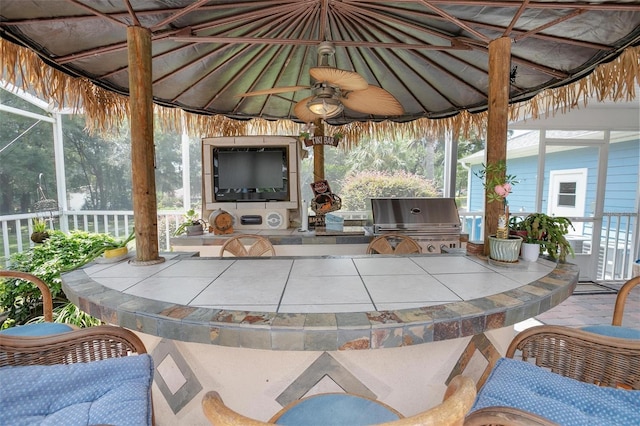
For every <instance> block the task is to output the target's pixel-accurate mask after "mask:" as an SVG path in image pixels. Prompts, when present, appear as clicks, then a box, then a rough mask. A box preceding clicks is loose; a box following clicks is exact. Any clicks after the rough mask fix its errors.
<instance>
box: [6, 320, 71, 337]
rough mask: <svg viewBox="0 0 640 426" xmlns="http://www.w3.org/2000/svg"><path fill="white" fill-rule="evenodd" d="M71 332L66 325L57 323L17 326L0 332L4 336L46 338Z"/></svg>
mask: <svg viewBox="0 0 640 426" xmlns="http://www.w3.org/2000/svg"><path fill="white" fill-rule="evenodd" d="M71 330H73V328H71V327H69V326H68V325H67V324H63V323H59V322H41V323H37V324H27V325H19V326H17V327H11V328H7V329H4V330H2V331H0V334H4V335H6V336H48V335H50V334H60V333H66V332H68V331H71Z"/></svg>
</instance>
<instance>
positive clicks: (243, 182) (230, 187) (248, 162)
mask: <svg viewBox="0 0 640 426" xmlns="http://www.w3.org/2000/svg"><path fill="white" fill-rule="evenodd" d="M212 154H213V155H212V160H213V196H214V198H215V201H216V202H223V201H236V202H242V201H247V202H251V201H253V202H255V201H289V171H288V165H289V159H288V147H286V146H280V147H212Z"/></svg>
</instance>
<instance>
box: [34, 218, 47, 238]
mask: <svg viewBox="0 0 640 426" xmlns="http://www.w3.org/2000/svg"><path fill="white" fill-rule="evenodd" d="M32 222H33V232H31V241H33V242H34V243H37V244H39V243H42V242H44V240H46V239H47V238H49V233H48V232H47V221H46V220H44V219H41V218H39V217H34V218H33V221H32Z"/></svg>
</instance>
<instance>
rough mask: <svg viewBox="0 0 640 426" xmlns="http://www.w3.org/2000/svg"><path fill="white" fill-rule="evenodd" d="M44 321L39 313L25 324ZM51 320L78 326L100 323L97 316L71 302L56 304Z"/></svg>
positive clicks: (91, 325) (83, 326) (84, 326)
mask: <svg viewBox="0 0 640 426" xmlns="http://www.w3.org/2000/svg"><path fill="white" fill-rule="evenodd" d="M42 322H44V316H42V315H40V316H37V317H34V318H32V319H30V320H29V321H27V324H36V323H42ZM53 322H58V323H64V324H72V325H75V326H77V327H80V328H86V327H94V326H96V325H100V324H102V321H100V320H99V319H98V318H96V317H93V316H91V315H89V314H88V313H86V312H84V311H82V310H81V309H80V308H78V307H77V306H76V305H74V304H73V303H71V302H68V303H67V304H64V305H60V306H56V308H55V309H54V310H53Z"/></svg>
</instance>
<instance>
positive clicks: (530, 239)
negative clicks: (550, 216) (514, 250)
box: [509, 216, 540, 262]
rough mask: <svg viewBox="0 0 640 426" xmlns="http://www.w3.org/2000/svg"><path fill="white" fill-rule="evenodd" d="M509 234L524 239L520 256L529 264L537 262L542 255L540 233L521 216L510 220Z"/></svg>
mask: <svg viewBox="0 0 640 426" xmlns="http://www.w3.org/2000/svg"><path fill="white" fill-rule="evenodd" d="M509 233H510V234H512V235H518V236H520V237H522V246H521V248H520V256H521V257H522V259H523V260H525V261H527V262H535V261H536V260H538V256H539V255H540V242H539V241H538V233H537V232H536V231H535V230H534V229H532V226H531V224H530V223H529V222H525V220H524V218H522V217H520V216H512V217H511V218H509Z"/></svg>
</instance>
